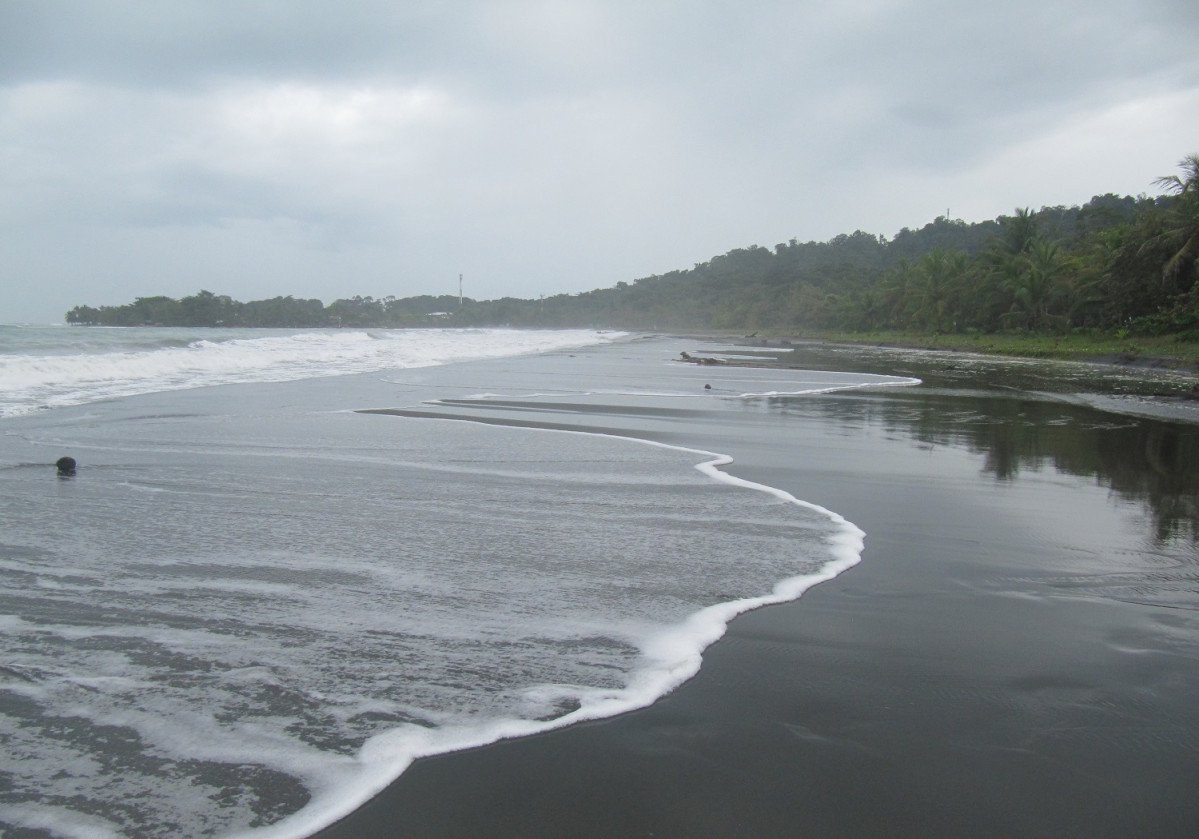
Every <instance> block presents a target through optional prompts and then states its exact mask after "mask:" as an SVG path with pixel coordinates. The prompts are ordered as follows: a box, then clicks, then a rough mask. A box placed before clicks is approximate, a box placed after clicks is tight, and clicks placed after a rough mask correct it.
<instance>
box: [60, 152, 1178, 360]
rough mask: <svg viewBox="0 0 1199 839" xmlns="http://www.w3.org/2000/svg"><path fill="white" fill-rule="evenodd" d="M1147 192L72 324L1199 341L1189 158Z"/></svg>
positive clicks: (136, 306) (106, 312) (204, 295)
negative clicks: (440, 288)
mask: <svg viewBox="0 0 1199 839" xmlns="http://www.w3.org/2000/svg"><path fill="white" fill-rule="evenodd" d="M1180 167H1181V172H1180V174H1178V175H1168V176H1164V177H1162V178H1159V179H1158V180H1157V181H1156V182H1155V185H1156V186H1157V187H1159V188H1160V190H1161V193H1162V194H1161V195H1159V196H1157V197H1145V196H1140V197H1137V198H1133V197H1127V196H1125V197H1121V196H1116V195H1113V194H1110V193H1109V194H1106V195H1100V196H1096V197H1095V198H1092V199H1091V200H1090V201H1088V202H1087V203H1086V204H1084V205H1083V206H1081V207H1044V208H1042V209H1040V210H1037V211H1032V210H1028V209H1020V210H1016V211H1015V212H1014V214H1013V215H1011V216H1001V217H999V218H997V219H995V220H992V221H984V222H978V223H967V222H964V221H960V220H951V219H948V218H944V217H941V218H938V219H936V220H935V221H932V222H930V223H928V224H926V225H924V226H923V227H921V228H919V229H916V230H910V229H907V228H905V229H903V230H901V231H900V232H899V233H898V234H896V235H895V236H894V237H893V238H891V239H890V240H888V239H886V238H884V237H882V236H877V235H873V234H869V233H863V232H862V231H856V232H854V233H851V234H844V235H840V236H837V237H835V238H833V239H831V240H829V241H827V242H798V241H796V240H794V239H793V240H791V241H790V242H786V243H783V244H778V245H775V246H774V247H773V248H766V247H760V246H751V247H746V248H738V249H736V250H732V251H730V252H728V253H726V254H723V255H721V256H716V257H713V258H712V259H710V260H709V261H707V262H704V263H701V264H699V265H696V266H694V267H693V268H690V269H686V270H678V271H672V272H670V273H668V274H662V275H656V276H651V277H643V278H641V279H638V280H635V281H633V282H618V283H616V285H615V286H614V287H611V288H604V289H597V290H595V291H589V292H583V293H580V294H560V295H555V296H552V297H546V298H542V299H538V300H523V299H515V298H504V299H501V300H487V301H479V300H470V299H467V300H464V301H461V303H460V301H459V299H458V298H457V297H454V296H449V295H445V296H441V297H430V296H422V297H408V298H395V297H386V298H383V299H374V298H372V297H354V298H351V299H342V300H335V301H334V302H333V303H330V304H329V305H327V306H326V305H324V304H323V303H322V302H321V301H320V300H297V299H294V298H292V297H278V298H274V299H273V300H258V301H251V302H248V303H241V302H238V301H236V300H233V299H232V298H230V297H227V296H223V295H215V294H212V293H211V292H207V291H202V292H200V293H198V294H196V295H193V296H191V297H185V298H183V299H182V300H174V299H171V298H166V297H150V298H144V297H143V298H138V299H137V300H136V301H134V302H133V303H130V304H126V305H123V306H102V307H100V308H98V309H97V308H92V307H89V306H78V307H76V308H75V309H72V310H71V311H70V312H69V313H67V316H66V317H67V322H68V323H75V324H105V325H137V324H162V325H182V326H213V325H226V326H291V327H308V326H379V327H382V326H414V325H428V324H431V323H438V324H442V325H454V326H476V325H511V326H553V327H564V326H595V327H613V328H625V329H701V328H708V329H737V330H758V329H773V330H795V331H802V330H803V329H805V328H807V329H836V330H843V331H856V332H870V331H875V330H882V329H886V330H898V331H910V332H922V333H928V332H983V333H991V332H1000V331H1017V330H1018V331H1025V332H1040V333H1062V332H1069V331H1118V332H1121V333H1125V332H1126V333H1129V334H1176V335H1178V336H1179V337H1181V338H1184V339H1187V340H1194V339H1199V284H1197V283H1196V279H1199V154H1195V155H1190V156H1188V157H1187V158H1185V159H1184V160H1183V161H1182V162H1181V163H1180Z"/></svg>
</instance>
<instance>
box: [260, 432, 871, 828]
mask: <svg viewBox="0 0 1199 839" xmlns="http://www.w3.org/2000/svg"><path fill="white" fill-rule="evenodd" d="M549 433H554V434H566V435H571V434H584V435H586V434H587V432H576V431H567V430H562V431H557V430H555V431H551V432H549ZM588 436H607V437H611V436H612V435H588ZM613 439H618V440H622V441H626V442H629V443H632V444H638V445H646V446H653V447H657V448H661V449H667V450H672V451H677V452H683V453H686V454H688V455H697V456H700V457H703V458H706V459H705V460H702V461H701V462H699V463H697V464H695V468H696V469H697V470H698V471H699V472H701V473H702V474H704V475H706V476H707V477H709V478H711V479H712V480H714V481H716V482H719V483H725V484H729V485H731V486H735V487H739V488H743V489H749V490H754V491H757V492H762V493H766V494H768V495H772V496H774V497H775V498H778V499H779V500H781V501H783V502H785V503H787V504H790V505H794V506H796V507H799V508H802V509H805V510H808V511H811V512H814V513H816V514H818V515H820V516H821V517H824V518H826V519H827V520H828V521H829V522H830V524H832V525H833V527H834V533H833V534H832V535H830V536H828V537H826V540H825V541H826V544H827V547H828V550H829V554H830V558H829V559H828V560H827V561H826V562H824V563H823V564H822V565H821V566H820V567H819V568H818V569H817V570H815V571H814V572H812V573H806V574H799V575H796V576H792V577H787V578H785V579H783V580H781V581H779V582H778V583H776V584H775V586H774V588H773V590H772V591H771V592H770V593H768V594H761V595H757V596H753V597H745V598H740V599H737V600H732V601H726V602H721V603H717V604H715V605H712V606H708V607H706V608H704V609H700V610H699V611H697V612H694V613H692V614H690V615H688V616H687V617H686V618H685V619H684V620H683V621H682V622H681V623H677V624H673V625H669V626H664V627H663V626H654V625H652V624H643V625H642V626H641V627H640V628H639V629H640V631H632V632H630V634H629V637H630V639H632V640H633V641H634V642H635V643H636V644H637V646H638V648H639V650H640V659H639V662H638V666H637V669H636V670H635V671H634V672H633V673H632V674H631V677H630V678H629V680H628V683H627V685H626V686H625V687H624V688H619V689H596V688H580V687H579V686H577V685H572V686H565V685H554V684H543V685H532V686H529V687H527V688H525V689H524V690H523V691H522V693H523V695H524V698H525V699H527V700H529V703H530V705H531V706H532V707H533V708H545V707H552V706H553V705H554V704H555V703H556V702H558V701H561V700H569V701H571V702H572V703H574V704H576V705H577V706H578V707H577V708H576V709H575V710H573V711H571V712H569V713H566V714H563V715H562V716H559V717H556V718H555V719H552V720H531V719H528V718H521V717H496V718H492V719H488V720H487V721H485V722H483V723H480V724H477V725H466V726H464V725H461V724H460V723H459V724H454V722H453V721H452V720H448V721H447V722H448V724H447V725H446V726H444V727H440V728H436V729H432V730H430V729H426V728H418V727H413V726H404V727H400V728H395V729H391V730H388V731H385V732H383V733H381V734H378V735H375V736H374V737H372V738H370V739H369V740H368V741H367V742H366V743H365V744H364V745H363V746H362V747H361V749H359V751H358V753H357V754H356V755H355V756H354V758H353V760H352V762H344V763H338V764H337V765H336V766H329V767H328V769H329V770H331V771H330V772H329V773H328V774H327V775H325V776H324V777H322V778H320V779H318V780H317V781H316V783H315V784H314V787H315V788H316V789H318V790H320V793H319V794H318V795H317V796H316V797H315V798H314V800H313V801H312V803H310V804H309V805H308V806H307V807H305V808H304V809H303V810H302V811H301V812H299V813H297V814H295V815H293V816H290V817H288V818H287V819H284V820H282V821H280V822H277V823H275V824H273V825H271V826H270V827H267V828H260V829H257V830H252V831H247V832H244V833H242V834H239V835H241V836H243V837H246V839H300V837H304V836H307V835H309V834H311V833H313V832H315V831H317V830H320V829H321V828H323V827H327V826H328V825H330V824H332V823H333V822H335V821H337V820H338V819H341V818H344V817H345V816H347V815H349V814H350V813H352V812H353V811H354V810H356V809H358V808H359V807H360V806H362V805H363V804H364V803H366V802H367V801H369V800H370V799H371V798H373V797H374V796H375V795H377V794H378V793H379V792H380V791H381V790H382V789H383V788H385V787H386V786H388V785H389V784H390V783H392V782H393V781H394V780H395V779H396V778H398V777H399V776H400V775H401V774H402V773H403V772H404V770H405V769H407V768H408V767H409V766H411V765H412V763H413V762H414V761H415V760H417V759H419V758H421V757H427V756H430V755H436V754H445V753H447V752H452V751H460V750H463V749H469V748H476V747H479V746H484V745H488V744H490V743H495V742H498V741H500V740H506V739H513V738H517V737H525V736H528V735H531V734H536V733H540V732H545V731H551V730H554V729H557V728H563V727H565V726H569V725H573V724H576V723H579V722H584V721H587V720H596V719H604V718H607V717H613V716H617V715H619V714H623V713H627V712H629V711H634V710H638V709H640V708H646V707H649V706H650V705H652V704H654V703H655V702H656V701H657V700H658V699H660V698H662V697H663V696H665V695H666V694H668V693H670V692H671V691H673V690H674V689H675V688H677V687H679V686H680V685H681V684H683V683H684V682H686V681H688V680H689V679H691V678H692V677H693V676H695V674H696V673H698V672H699V669H700V666H701V664H702V662H703V651H704V650H705V649H707V648H708V647H709V646H711V645H712V644H713V643H715V642H716V641H718V640H720V638H722V637H723V636H724V634H725V632H726V631H727V629H728V625H729V622H730V621H732V619H733V618H735V617H736V616H737V615H740V614H742V613H744V612H747V611H750V610H753V609H757V608H760V607H762V606H767V605H772V604H778V603H785V602H789V601H791V600H795V599H797V598H798V597H800V595H802V594H803V593H804V592H805V591H807V590H808V589H810V588H811V587H812V586H815V585H817V584H819V583H822V582H825V581H827V580H830V579H832V578H834V577H836V576H837V575H838V574H840V573H842V572H843V571H845V570H847V569H849V568H851V567H853V566H854V565H856V564H857V563H858V562H859V561H860V559H861V552H862V549H863V547H864V541H863V540H864V539H865V536H866V534H865V532H864V531H862V530H861V529H860V528H858V527H857V526H856V525H854V524H853V523H851V522H849V521H848V520H846V519H845V518H844V517H843V516H841V515H839V514H838V513H835V512H833V511H831V510H828V509H826V508H824V507H821V506H819V505H817V504H812V503H810V502H807V501H803V500H801V499H798V498H796V497H795V496H793V495H791V494H790V493H788V492H785V491H783V490H780V489H777V488H775V487H770V486H766V485H765V484H759V483H755V482H753V481H748V480H745V479H743V478H738V477H736V476H733V475H730V474H728V473H727V472H724V471H722V470H721V468H720V467H722V466H727V465H728V464H730V463H732V461H733V459H732V458H731V457H729V456H728V455H722V454H717V453H714V452H708V451H703V450H700V449H692V448H687V447H682V446H672V445H670V444H666V443H660V442H656V441H652V440H643V439H638V438H628V437H613ZM647 627H649V631H646V629H647ZM605 630H606V631H608V632H611V630H612V628H611V627H610V626H609V627H605ZM575 631H576V632H577V631H578V627H575Z"/></svg>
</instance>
